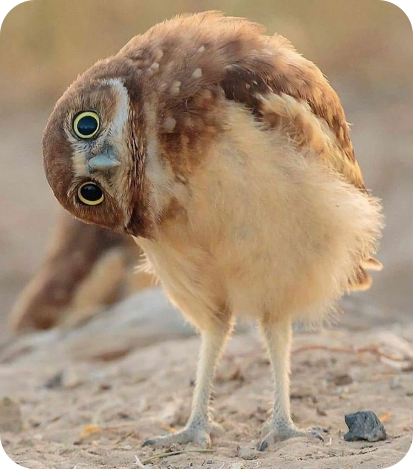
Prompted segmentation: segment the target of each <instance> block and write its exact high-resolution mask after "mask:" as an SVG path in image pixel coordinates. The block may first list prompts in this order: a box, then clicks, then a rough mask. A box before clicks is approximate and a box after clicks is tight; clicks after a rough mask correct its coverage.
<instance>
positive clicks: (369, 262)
mask: <svg viewBox="0 0 414 470" xmlns="http://www.w3.org/2000/svg"><path fill="white" fill-rule="evenodd" d="M382 268H383V265H382V263H381V262H379V261H378V260H377V259H375V258H369V259H366V260H364V261H362V263H361V266H360V267H359V269H358V272H357V275H356V277H355V279H353V280H352V281H350V283H349V290H353V291H355V290H356V291H364V290H368V289H369V288H370V287H371V285H372V277H371V275H370V274H368V273H367V271H366V270H369V271H381V270H382Z"/></svg>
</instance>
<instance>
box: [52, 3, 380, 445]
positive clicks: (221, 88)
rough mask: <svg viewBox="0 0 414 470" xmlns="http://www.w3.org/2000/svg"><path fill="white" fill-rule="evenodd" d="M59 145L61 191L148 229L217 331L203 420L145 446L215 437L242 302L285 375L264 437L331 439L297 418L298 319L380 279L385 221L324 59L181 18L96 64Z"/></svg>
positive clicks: (62, 117)
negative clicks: (213, 412)
mask: <svg viewBox="0 0 414 470" xmlns="http://www.w3.org/2000/svg"><path fill="white" fill-rule="evenodd" d="M43 144H44V145H43V149H44V165H45V170H46V175H47V179H48V181H49V184H50V185H51V187H52V189H53V192H54V194H55V196H56V197H57V199H58V200H59V202H60V203H61V204H62V205H63V206H64V207H65V208H66V209H67V210H68V211H69V212H71V213H72V214H73V215H75V216H76V217H78V218H79V219H82V220H83V221H85V222H89V223H95V224H100V225H103V226H105V227H108V228H111V229H113V230H116V231H118V232H122V233H128V234H130V235H132V236H133V237H134V238H135V240H136V241H137V243H138V244H139V245H140V246H141V247H142V249H143V250H144V251H145V253H146V255H147V258H148V263H149V265H150V266H151V267H152V269H153V270H154V271H155V272H156V274H157V276H158V277H159V279H160V280H161V283H162V285H163V287H164V289H165V291H166V292H167V294H168V296H169V298H170V299H171V301H172V302H173V303H174V304H175V305H177V306H178V307H179V309H180V310H181V311H182V313H183V314H184V315H185V317H186V318H187V319H188V320H189V321H191V322H192V323H193V324H194V325H195V326H196V328H197V329H198V330H199V331H200V332H201V337H202V346H201V354H200V362H199V367H198V372H197V380H196V387H195V391H194V400H193V407H192V412H191V416H190V418H189V421H188V424H187V425H186V427H185V428H184V429H183V430H182V431H180V432H178V433H176V434H173V435H167V436H161V437H156V438H153V439H149V440H148V441H146V442H145V444H154V445H155V444H170V443H172V442H179V443H186V442H190V441H195V442H197V443H199V444H203V445H208V444H210V435H211V433H212V432H213V430H214V428H215V425H214V423H213V421H212V418H211V416H210V414H209V399H210V385H211V381H212V377H213V373H214V368H215V365H216V363H217V360H218V357H219V355H220V352H221V351H222V349H223V346H224V344H225V341H226V338H227V337H228V335H229V333H230V331H231V329H232V325H233V321H234V319H235V317H236V316H238V315H240V316H243V317H248V318H253V319H256V320H257V321H258V323H259V325H260V329H261V331H262V333H263V337H264V340H265V343H266V346H267V349H268V351H269V355H270V360H271V364H272V370H273V376H274V380H275V395H274V410H273V415H272V417H271V419H270V422H269V429H268V434H267V435H266V437H265V438H264V440H263V441H262V443H261V444H260V447H259V448H260V449H261V450H262V449H265V448H266V447H267V446H268V445H269V444H271V443H273V442H274V441H275V440H282V439H286V438H289V437H295V436H308V435H311V436H316V437H318V433H317V432H316V431H315V430H312V429H310V430H300V429H298V428H296V427H295V425H294V424H293V422H292V420H291V416H290V405H289V357H290V344H291V324H292V321H295V320H309V321H312V322H314V321H317V320H320V319H321V318H322V317H323V315H324V314H326V312H327V311H329V310H330V309H331V307H332V304H333V303H334V302H335V300H336V299H338V298H339V297H340V296H341V295H342V294H343V293H344V292H346V291H348V290H350V289H352V288H366V287H369V285H370V282H371V278H370V276H369V275H368V274H367V273H366V271H365V269H367V268H372V269H375V268H379V267H380V263H379V262H377V261H376V260H375V259H373V258H372V255H373V254H374V253H375V251H376V248H377V243H378V239H379V236H380V231H381V224H382V218H381V210H380V205H379V203H378V202H377V201H376V200H375V199H373V198H372V197H371V196H370V195H369V194H368V193H367V191H366V189H365V187H364V182H363V179H362V175H361V171H360V169H359V166H358V164H357V162H356V160H355V156H354V151H353V147H352V143H351V141H350V137H349V129H348V125H347V123H346V121H345V115H344V111H343V109H342V107H341V104H340V102H339V99H338V97H337V95H336V93H335V92H334V91H333V89H332V88H331V87H330V86H329V84H328V82H327V81H326V79H325V78H324V76H323V75H322V73H321V72H320V70H319V69H318V68H317V67H316V66H315V65H314V64H313V63H311V62H309V61H308V60H306V59H304V58H303V57H302V56H300V55H299V54H298V53H296V52H295V49H294V48H293V47H292V45H291V44H290V43H289V42H288V41H287V40H286V39H284V38H283V37H281V36H279V35H274V36H271V37H269V36H265V35H263V28H262V27H261V26H259V25H257V24H252V23H250V22H248V21H246V20H244V19H239V18H227V17H223V16H221V15H220V14H218V13H215V12H209V13H200V14H196V15H185V16H180V17H178V18H175V19H173V20H171V21H167V22H164V23H161V24H158V25H156V26H154V27H153V28H151V29H150V30H149V31H147V32H146V33H145V34H143V35H139V36H136V37H134V38H133V39H132V40H131V41H130V42H129V43H128V44H127V45H126V46H125V47H124V48H122V49H121V51H120V52H119V53H118V54H116V55H115V56H113V57H110V58H108V59H106V60H102V61H100V62H98V63H97V64H95V65H94V66H93V67H91V68H90V69H89V70H87V71H86V72H85V73H84V74H83V75H82V76H80V77H79V78H78V79H77V80H76V81H75V82H74V83H73V84H72V85H71V86H70V87H69V89H68V90H67V91H66V92H65V93H64V95H63V96H62V98H61V99H60V100H59V101H58V102H57V104H56V107H55V109H54V111H53V113H52V115H51V116H50V119H49V121H48V124H47V127H46V130H45V134H44V142H43Z"/></svg>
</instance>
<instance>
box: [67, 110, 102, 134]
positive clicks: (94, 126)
mask: <svg viewBox="0 0 414 470" xmlns="http://www.w3.org/2000/svg"><path fill="white" fill-rule="evenodd" d="M99 125H100V120H99V115H98V114H97V113H95V111H82V112H80V113H78V114H77V115H76V116H75V119H74V120H73V131H74V132H75V134H76V135H77V136H78V137H79V138H81V139H92V137H93V136H94V135H95V134H96V133H97V132H98V130H99Z"/></svg>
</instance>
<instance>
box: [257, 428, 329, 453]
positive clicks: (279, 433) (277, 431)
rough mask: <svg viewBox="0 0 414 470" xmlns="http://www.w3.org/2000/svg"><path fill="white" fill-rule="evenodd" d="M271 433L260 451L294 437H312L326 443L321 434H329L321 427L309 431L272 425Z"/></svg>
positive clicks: (261, 445)
mask: <svg viewBox="0 0 414 470" xmlns="http://www.w3.org/2000/svg"><path fill="white" fill-rule="evenodd" d="M269 429H270V431H269V432H268V433H267V434H266V436H265V437H264V439H263V440H262V442H261V443H260V445H259V447H258V450H259V451H261V452H262V451H264V450H266V449H267V447H269V445H272V444H274V443H275V442H280V441H285V440H286V439H290V438H292V437H312V438H314V439H318V440H319V441H321V442H324V441H325V439H324V438H323V436H322V434H321V432H328V430H327V429H326V428H321V427H317V426H315V427H312V428H309V429H298V428H296V427H295V426H293V425H292V426H283V427H282V426H279V427H277V426H275V425H273V426H272V425H270V427H269Z"/></svg>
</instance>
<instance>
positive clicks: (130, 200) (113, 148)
mask: <svg viewBox="0 0 414 470" xmlns="http://www.w3.org/2000/svg"><path fill="white" fill-rule="evenodd" d="M111 67H112V68H111V70H107V67H105V63H103V64H99V65H97V66H95V67H93V68H92V69H90V70H89V71H88V72H86V73H85V74H84V75H83V76H81V77H79V78H78V79H77V80H76V81H75V82H74V83H73V84H72V86H71V87H70V88H69V89H68V90H67V91H66V92H65V93H64V95H63V96H62V97H61V99H60V100H59V101H58V102H57V104H56V106H55V109H54V111H53V113H52V114H51V116H50V118H49V121H48V123H47V126H46V129H45V132H44V137H43V158H44V167H45V172H46V177H47V180H48V182H49V184H50V186H51V188H52V190H53V192H54V194H55V196H56V198H57V199H58V200H59V202H60V203H61V204H62V205H63V207H64V208H65V209H66V210H68V211H69V212H70V213H72V214H73V215H74V216H75V217H77V218H79V219H81V220H83V221H85V222H89V223H95V224H99V225H102V226H105V227H108V228H110V229H112V230H116V231H118V232H124V233H125V232H126V233H130V234H133V235H142V231H143V227H144V225H145V224H144V220H143V219H144V218H145V214H144V212H145V204H144V203H142V200H143V192H144V191H145V189H144V187H143V181H142V165H143V160H144V153H145V152H144V145H143V142H144V140H145V139H143V138H141V136H140V133H141V127H142V120H141V121H140V116H137V115H135V114H136V113H135V112H134V110H136V109H140V107H139V106H137V105H136V103H131V101H133V100H134V99H135V97H134V95H133V94H131V93H129V92H128V83H125V82H126V80H125V79H124V78H122V77H120V76H116V75H117V74H116V73H114V70H116V64H112V65H111ZM111 71H112V73H111ZM131 78H132V79H133V77H131V74H129V79H131ZM136 87H137V85H135V89H136ZM140 142H141V144H140ZM147 225H148V224H147Z"/></svg>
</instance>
